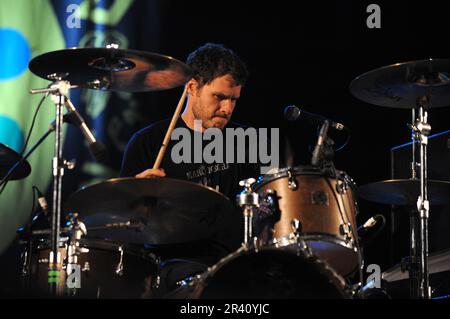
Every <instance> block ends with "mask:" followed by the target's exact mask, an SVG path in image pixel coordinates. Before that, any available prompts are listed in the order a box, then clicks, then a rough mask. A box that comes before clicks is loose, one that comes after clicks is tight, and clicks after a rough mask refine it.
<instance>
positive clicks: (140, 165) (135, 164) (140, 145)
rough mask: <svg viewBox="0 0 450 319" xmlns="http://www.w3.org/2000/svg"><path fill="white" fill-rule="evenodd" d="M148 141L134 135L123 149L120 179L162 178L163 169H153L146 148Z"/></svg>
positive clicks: (138, 135)
mask: <svg viewBox="0 0 450 319" xmlns="http://www.w3.org/2000/svg"><path fill="white" fill-rule="evenodd" d="M148 144H149V143H148V141H147V140H146V139H145V138H143V136H142V135H140V134H139V133H138V134H135V135H133V137H132V138H131V139H130V141H129V142H128V144H127V147H126V149H125V153H124V156H123V160H122V168H121V171H120V176H121V177H137V178H151V177H164V176H165V175H166V174H165V172H164V169H153V168H150V167H152V165H150V164H151V162H152V156H151V152H149V149H148V147H147V145H148Z"/></svg>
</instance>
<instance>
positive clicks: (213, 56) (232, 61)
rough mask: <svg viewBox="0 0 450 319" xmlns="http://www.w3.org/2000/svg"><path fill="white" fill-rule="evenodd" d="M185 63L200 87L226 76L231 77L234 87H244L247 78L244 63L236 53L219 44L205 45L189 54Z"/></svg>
mask: <svg viewBox="0 0 450 319" xmlns="http://www.w3.org/2000/svg"><path fill="white" fill-rule="evenodd" d="M186 63H187V65H189V66H190V68H191V70H192V77H193V78H194V79H195V80H197V81H198V82H199V83H200V86H203V85H205V84H208V83H211V82H212V81H213V80H214V79H215V78H217V77H221V76H224V75H227V74H229V75H231V76H232V77H233V79H234V82H235V84H236V85H242V86H244V85H245V82H246V80H247V77H248V71H247V67H246V66H245V63H244V62H243V61H242V60H241V59H240V58H239V56H238V55H237V54H236V53H234V52H233V51H232V50H230V49H227V48H225V47H224V46H223V45H221V44H215V43H206V44H205V45H203V46H201V47H200V48H198V49H197V50H195V51H194V52H192V53H191V54H189V56H188V58H187V60H186Z"/></svg>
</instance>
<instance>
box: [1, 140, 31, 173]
mask: <svg viewBox="0 0 450 319" xmlns="http://www.w3.org/2000/svg"><path fill="white" fill-rule="evenodd" d="M20 159H21V156H20V155H19V154H18V153H17V152H16V151H14V150H12V149H11V148H9V147H8V146H6V145H4V144H2V143H0V180H1V179H2V178H3V177H5V176H6V174H8V172H9V170H10V169H11V167H13V166H14V165H15V164H16V163H17V162H18V161H19V160H20ZM30 172H31V167H30V164H28V162H27V161H26V160H24V161H23V162H22V163H21V164H20V165H19V167H18V168H17V169H16V171H15V172H14V173H13V174H12V176H10V178H9V180H18V179H22V178H25V177H27V176H28V175H30Z"/></svg>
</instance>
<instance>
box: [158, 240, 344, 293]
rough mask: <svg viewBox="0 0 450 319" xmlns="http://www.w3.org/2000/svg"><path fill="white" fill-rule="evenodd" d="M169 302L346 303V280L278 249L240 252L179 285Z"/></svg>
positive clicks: (311, 258)
mask: <svg viewBox="0 0 450 319" xmlns="http://www.w3.org/2000/svg"><path fill="white" fill-rule="evenodd" d="M181 285H182V286H181V287H180V288H178V289H176V290H175V291H174V292H172V293H170V294H169V295H167V296H166V297H167V298H169V299H224V298H225V299H249V298H257V299H347V298H350V297H351V293H350V290H349V289H348V287H347V285H346V283H345V280H344V279H343V278H342V277H340V276H339V275H338V274H337V273H336V272H335V271H334V270H333V269H331V268H330V267H329V266H328V265H326V263H324V262H322V261H320V260H319V259H318V258H317V257H314V256H309V257H307V256H306V255H304V254H303V253H302V252H301V250H299V251H298V252H295V253H294V252H293V251H289V250H281V249H277V248H267V247H266V248H263V249H262V250H259V251H256V250H254V249H252V250H245V249H244V248H240V249H239V250H237V251H236V252H234V253H232V254H230V255H229V256H227V257H225V258H223V259H222V260H220V261H219V262H218V263H217V264H215V265H214V266H212V267H211V268H209V270H208V271H206V272H205V273H203V274H201V275H198V276H196V277H193V278H190V279H186V280H184V281H182V282H181Z"/></svg>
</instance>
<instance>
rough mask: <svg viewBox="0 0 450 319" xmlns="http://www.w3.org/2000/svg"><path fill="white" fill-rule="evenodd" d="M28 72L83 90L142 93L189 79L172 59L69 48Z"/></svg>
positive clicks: (38, 62) (187, 71)
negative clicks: (55, 77) (64, 82)
mask: <svg viewBox="0 0 450 319" xmlns="http://www.w3.org/2000/svg"><path fill="white" fill-rule="evenodd" d="M29 68H30V70H31V72H33V73H34V74H36V75H37V76H39V77H41V78H44V79H47V80H52V79H53V78H54V75H56V76H57V77H62V79H63V80H67V81H69V82H70V83H71V84H72V85H77V86H79V87H83V88H90V89H99V90H111V91H126V92H143V91H159V90H166V89H170V88H174V87H177V86H180V85H182V84H184V83H186V82H187V81H188V80H189V79H190V77H191V75H190V74H191V71H190V68H189V67H188V66H187V65H186V64H184V63H182V62H181V61H179V60H176V59H174V58H172V57H169V56H165V55H161V54H156V53H150V52H142V51H136V50H121V49H114V48H72V49H65V50H59V51H52V52H48V53H44V54H42V55H39V56H37V57H35V58H34V59H33V60H31V62H30V64H29Z"/></svg>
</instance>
